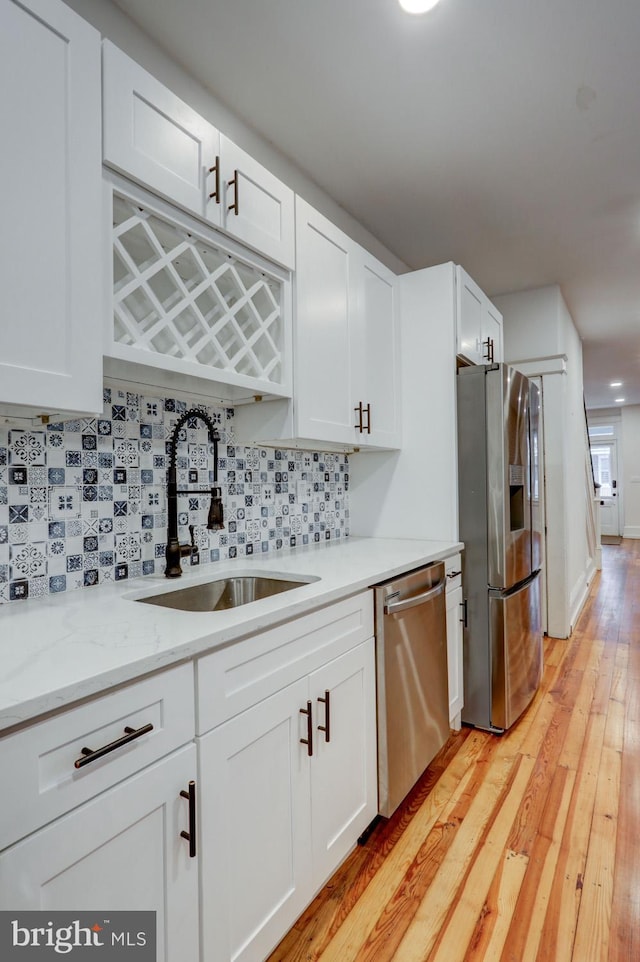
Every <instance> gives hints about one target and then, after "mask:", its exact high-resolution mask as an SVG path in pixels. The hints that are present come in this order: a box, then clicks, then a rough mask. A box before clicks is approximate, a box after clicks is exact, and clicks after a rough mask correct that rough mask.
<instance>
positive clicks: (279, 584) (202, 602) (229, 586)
mask: <svg viewBox="0 0 640 962" xmlns="http://www.w3.org/2000/svg"><path fill="white" fill-rule="evenodd" d="M315 580H316V579H315V578H313V579H309V580H308V581H288V580H285V579H284V578H261V577H259V576H254V575H241V576H237V577H231V578H219V579H217V580H215V581H206V582H204V583H203V584H199V585H189V586H188V587H185V588H178V589H177V590H176V591H166V592H163V593H159V594H155V595H147V596H146V597H145V598H136V599H135V600H136V601H142V602H144V603H145V604H147V605H161V606H162V607H163V608H178V609H180V610H181V611H224V610H225V609H227V608H238V607H239V606H240V605H248V604H249V602H251V601H259V600H260V599H261V598H270V597H271V596H272V595H277V594H280V592H282V591H291V590H292V588H300V587H302V586H303V585H306V584H309V581H315Z"/></svg>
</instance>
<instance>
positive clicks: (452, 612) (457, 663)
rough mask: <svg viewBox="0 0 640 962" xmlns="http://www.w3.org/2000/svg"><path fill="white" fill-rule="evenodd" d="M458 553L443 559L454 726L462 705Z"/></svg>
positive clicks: (460, 580) (458, 720)
mask: <svg viewBox="0 0 640 962" xmlns="http://www.w3.org/2000/svg"><path fill="white" fill-rule="evenodd" d="M461 571H462V566H461V559H460V555H455V556H454V557H453V558H447V559H446V560H445V572H446V577H447V595H446V606H447V664H448V673H449V722H450V724H451V727H452V728H453V729H455V730H458V729H459V728H460V726H461V724H462V723H461V720H460V716H461V713H462V709H463V707H464V679H463V673H462V672H463V659H462V639H463V622H464V611H465V607H464V605H465V603H464V598H463V593H462V574H461Z"/></svg>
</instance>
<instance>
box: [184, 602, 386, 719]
mask: <svg viewBox="0 0 640 962" xmlns="http://www.w3.org/2000/svg"><path fill="white" fill-rule="evenodd" d="M372 635H373V596H372V594H371V592H370V591H364V592H362V593H360V594H358V595H354V596H353V597H352V598H347V599H345V600H344V601H339V602H338V603H337V604H334V605H330V606H329V607H328V608H323V609H321V610H320V611H314V612H312V613H311V614H309V615H304V616H303V617H302V618H296V619H295V620H294V621H288V622H286V623H285V624H283V625H280V626H279V627H277V628H272V629H270V630H269V631H265V632H262V633H261V634H259V635H255V636H254V637H253V638H247V639H245V640H244V641H240V642H238V643H237V644H235V645H230V646H229V647H228V648H223V649H221V650H220V651H214V652H212V653H211V654H210V655H205V656H204V657H203V658H200V659H199V660H198V662H197V666H196V697H197V711H196V714H197V721H196V728H197V732H198V734H199V735H201V734H203V733H204V732H206V731H208V730H209V729H210V728H214V727H215V726H216V725H219V724H220V723H221V722H223V721H226V719H227V718H231V717H232V716H233V715H236V714H238V712H241V711H244V709H245V708H250V707H251V706H252V705H255V704H257V703H258V702H259V701H261V700H262V699H263V698H267V697H268V696H269V695H271V694H273V693H274V692H276V691H279V690H280V689H281V688H284V687H285V686H286V685H289V684H291V682H293V681H296V680H297V679H298V678H301V677H302V676H303V675H306V674H308V673H309V672H311V671H314V670H315V669H316V668H319V667H320V666H321V665H323V664H325V663H326V662H327V661H329V660H330V659H331V658H335V657H337V656H338V655H341V654H342V653H343V652H345V651H348V650H349V649H351V648H354V647H355V646H356V645H358V644H360V642H362V641H366V639H367V638H370V637H371V636H372Z"/></svg>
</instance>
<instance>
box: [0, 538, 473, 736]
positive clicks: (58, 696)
mask: <svg viewBox="0 0 640 962" xmlns="http://www.w3.org/2000/svg"><path fill="white" fill-rule="evenodd" d="M354 546H355V547H354ZM381 546H382V547H383V549H386V548H387V546H388V553H389V563H388V564H386V563H385V564H383V565H382V566H381V565H380V564H376V562H375V561H374V562H372V563H371V565H369V570H368V571H365V572H364V573H363V574H362V575H361V576H357V575H354V576H350V577H349V578H348V579H347V580H343V581H342V582H340V583H338V582H335V581H334V583H333V584H331V583H329V584H327V583H326V582H327V581H328V580H329V581H330V579H327V577H326V576H325V577H324V578H322V577H321V578H319V580H318V582H314V583H313V584H309V585H305V589H309V590H308V591H307V592H306V593H305V595H304V596H303V597H301V596H298V597H297V598H296V599H293V600H292V599H287V598H286V595H285V594H283V595H280V596H276V597H277V598H279V599H280V600H279V601H274V600H273V599H267V603H265V602H259V603H256V604H260V606H261V607H260V608H259V609H258V610H257V611H255V612H251V613H250V615H249V617H246V618H244V619H242V621H238V620H237V616H236V618H235V620H233V621H232V620H229V621H228V623H227V624H225V625H224V626H223V627H221V628H218V629H216V630H214V631H211V629H210V625H207V630H206V631H203V632H202V633H201V634H199V633H198V631H197V630H195V631H194V628H193V624H194V623H197V617H198V616H197V615H196V618H195V619H194V616H193V613H183V612H179V613H178V616H180V615H184V614H187V616H188V619H189V621H190V627H189V632H188V634H189V637H188V638H187V639H186V640H184V641H179V642H176V643H175V644H173V645H171V644H170V645H168V646H165V647H163V648H162V650H158V651H155V652H148V651H147V652H145V653H144V654H142V655H140V656H139V657H137V656H136V655H135V654H133V653H132V654H131V657H126V655H123V657H122V659H121V661H120V663H119V664H117V665H110V666H108V667H107V668H105V669H104V670H97V671H96V672H94V673H91V672H88V671H87V672H86V673H85V674H84V675H83V676H82V677H74V678H72V679H70V680H69V681H68V682H67V683H59V684H56V685H55V686H54V687H51V688H50V689H49V690H46V691H44V690H42V689H41V685H39V684H38V683H37V682H36V676H37V669H33V670H32V674H33V689H34V691H33V694H32V695H31V696H28V695H26V694H23V695H21V696H20V697H18V698H16V699H15V701H14V702H13V703H11V701H10V700H9V698H7V693H6V692H3V693H2V694H4V704H2V698H1V697H0V737H2V736H5V735H7V734H10V732H11V731H14V730H16V729H18V728H22V727H25V726H27V725H30V724H33V723H35V722H36V721H40V720H42V719H43V718H45V717H47V716H50V715H51V714H54V713H58V712H59V711H61V710H64V709H68V708H71V707H73V706H74V705H76V704H79V703H82V702H84V701H86V700H87V699H90V698H93V697H98V696H99V695H101V694H104V693H106V692H108V691H109V690H112V689H116V688H118V687H120V686H122V685H125V684H128V683H131V682H135V680H137V679H139V678H142V677H143V676H147V675H150V674H153V673H155V672H157V671H162V670H165V669H168V668H170V667H171V666H173V665H177V664H179V663H180V662H185V661H191V660H193V659H194V658H197V657H199V656H201V655H203V654H205V653H208V652H211V651H215V650H216V649H219V648H222V647H225V646H227V645H230V644H234V643H235V642H238V641H240V640H242V639H243V638H247V637H249V636H251V635H254V634H257V633H259V632H261V631H265V630H267V629H269V628H273V627H276V626H277V625H278V624H282V623H285V622H288V621H291V620H293V619H295V618H299V617H302V616H304V615H306V614H308V613H310V612H312V611H315V610H318V609H320V608H323V607H326V606H327V605H330V604H333V603H335V602H337V601H340V600H342V599H344V598H347V597H349V596H351V595H354V594H357V593H358V592H360V591H364V590H367V589H368V588H370V587H372V586H373V585H375V584H377V583H379V582H382V581H386V580H388V579H389V578H393V577H396V576H397V575H400V574H403V573H404V572H407V571H410V570H412V569H413V568H416V567H420V566H421V565H424V564H431V563H433V562H436V561H440V560H445V559H446V558H448V557H451V556H452V555H455V554H457V553H459V552H460V551H462V550H463V548H464V545H463V543H462V542H459V541H452V542H435V541H433V542H428V541H415V542H413V541H409V540H402V541H400V540H398V541H395V540H387V539H377V538H376V539H373V538H371V539H368V538H367V539H365V538H349V539H347V540H346V541H345V542H344V543H343V545H338V544H336V545H332V547H333V548H334V549H337V552H335V551H334V554H333V555H332V556H331V557H330V558H329V560H332V559H333V558H335V559H336V560H343V559H342V558H339V557H338V555H339V553H340V548H343V558H344V557H346V556H347V555H348V554H349V553H351V554H357V553H358V550H359V549H360V548H362V549H363V552H364V553H365V554H366V553H367V549H369V548H371V549H372V550H373V549H374V548H375V549H377V550H379V549H380V548H381ZM323 547H324V546H321V547H320V548H313V549H311V550H310V551H306V552H305V551H304V550H303V551H296V550H295V549H292V550H290V551H288V552H286V553H285V552H283V553H282V554H281V555H279V556H275V555H274V556H271V557H269V559H255V560H253V559H252V561H251V563H250V564H243V562H244V561H247V562H248V559H242V561H240V560H238V561H236V562H232V563H231V564H230V565H229V566H228V568H232V570H233V571H234V573H235V572H236V571H238V572H239V569H241V568H246V567H249V566H250V567H251V570H262V569H264V570H266V571H270V572H272V573H273V571H274V569H284V572H283V573H285V574H286V573H287V569H291V568H294V569H297V568H300V567H301V568H303V569H305V570H306V573H308V574H310V573H312V572H313V571H314V570H316V571H317V570H319V568H322V563H325V564H326V560H327V558H328V557H329V556H328V555H323ZM391 556H393V557H391ZM400 557H402V560H400ZM261 561H262V563H261ZM228 568H224V573H225V574H226V573H227V572H228ZM218 573H223V568H222V566H219V565H210V566H207V568H206V569H204V568H203V569H202V570H200V571H199V572H197V573H196V574H195V575H192V576H191V577H188V578H185V579H184V581H185V583H187V582H189V581H192V582H195V581H198V580H200V581H202V580H206V579H205V575H209V577H215V576H216V575H217V574H218ZM323 582H324V583H323ZM161 587H166V581H164V579H162V581H159V580H158V579H153V582H152V581H151V579H149V578H140V579H136V580H135V581H132V582H129V583H128V584H127V586H126V588H124V589H121V590H120V591H119V592H118V594H117V595H116V594H114V593H113V592H111V595H112V596H113V598H114V600H116V599H117V603H118V604H119V602H120V600H127V601H131V600H132V599H133V598H135V596H138V597H140V596H141V595H143V594H145V593H147V594H149V593H152V592H153V591H154V590H156V591H159V590H161ZM92 591H94V592H95V593H96V594H94V596H90V595H89V592H92ZM99 591H100V588H98V589H92V588H91V589H87V591H86V594H85V593H84V592H83V593H82V597H79V598H75V597H74V598H73V599H72V601H71V605H72V607H73V610H74V611H85V610H86V611H89V610H90V608H89V606H90V604H91V601H92V598H95V597H96V595H97V592H99ZM74 594H76V593H74ZM77 594H78V595H80V592H78V593H77ZM108 601H109V597H108V596H107V602H108ZM16 606H20V607H21V608H22V604H21V603H20V602H17V603H16ZM11 607H12V609H13V606H11ZM154 607H155V606H154ZM238 610H239V609H235V611H238ZM161 611H162V612H165V613H166V612H167V609H161ZM2 614H3V615H4V614H5V612H4V611H3V612H2ZM11 614H12V615H13V614H14V611H13V610H12V612H11ZM15 614H16V615H23V616H24V617H23V618H20V619H19V621H20V622H22V624H23V626H24V625H25V624H28V623H29V612H27V611H24V609H23V610H18V611H15ZM175 614H176V613H175V612H173V613H172V614H166V615H165V617H166V620H167V621H169V620H173V621H174V623H177V622H176V619H175ZM43 615H44V609H40V608H39V607H37V605H34V606H33V607H32V608H31V618H32V619H33V620H36V619H38V620H39V619H40V618H41V617H42V616H43ZM16 620H18V619H16ZM186 621H187V619H185V623H186ZM7 623H11V619H10V618H7ZM103 627H104V626H103ZM115 628H117V625H116V626H115ZM115 628H114V630H115ZM85 630H86V629H85ZM43 650H44V649H43ZM39 688H40V690H38V689H39Z"/></svg>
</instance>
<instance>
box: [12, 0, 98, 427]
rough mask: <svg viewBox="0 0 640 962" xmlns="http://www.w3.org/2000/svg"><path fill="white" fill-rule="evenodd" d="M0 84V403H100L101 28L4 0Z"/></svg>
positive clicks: (81, 408)
mask: <svg viewBox="0 0 640 962" xmlns="http://www.w3.org/2000/svg"><path fill="white" fill-rule="evenodd" d="M0 85H1V87H2V90H3V91H4V93H3V96H2V98H0V100H1V105H0V131H1V132H2V142H3V147H2V150H1V151H0V178H1V180H2V184H3V185H4V191H3V210H2V219H1V221H0V259H1V260H2V263H3V265H5V267H7V265H10V268H7V269H5V270H4V272H3V284H2V301H3V303H2V314H3V323H2V338H1V349H0V403H4V402H9V403H11V404H13V405H25V406H28V407H30V408H34V409H35V412H38V411H74V412H90V411H93V412H96V411H100V410H102V343H101V328H102V318H101V314H100V311H101V305H102V300H103V299H102V292H103V274H102V253H101V251H102V206H101V203H102V202H101V160H100V137H101V130H100V37H99V34H98V33H97V31H96V30H94V28H93V27H91V26H90V25H89V24H87V23H85V21H84V20H82V19H81V18H80V17H78V16H77V14H75V13H74V12H73V11H72V10H70V9H69V7H67V6H65V4H64V3H60V2H58V0H23V2H20V3H17V2H14V0H3V3H2V5H1V6H0ZM35 412H33V411H32V412H31V413H35Z"/></svg>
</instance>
